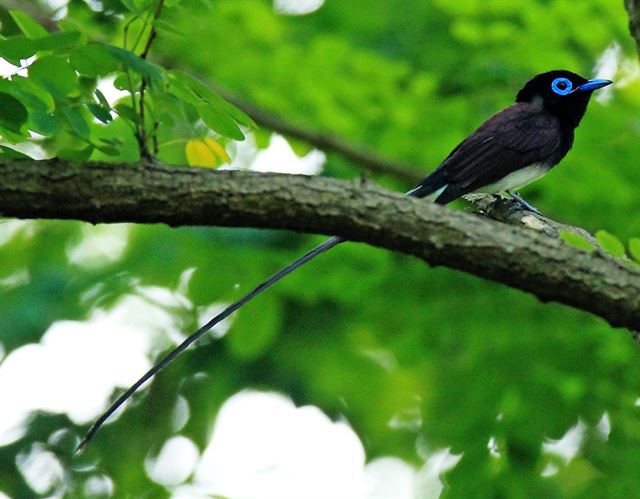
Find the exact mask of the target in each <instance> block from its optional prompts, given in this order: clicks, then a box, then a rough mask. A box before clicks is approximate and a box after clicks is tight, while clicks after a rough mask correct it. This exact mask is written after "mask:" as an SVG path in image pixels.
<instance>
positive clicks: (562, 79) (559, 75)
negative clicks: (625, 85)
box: [516, 70, 612, 127]
mask: <svg viewBox="0 0 640 499" xmlns="http://www.w3.org/2000/svg"><path fill="white" fill-rule="evenodd" d="M611 83H612V81H610V80H587V79H586V78H583V77H582V76H580V75H577V74H575V73H572V72H571V71H566V70H555V71H549V72H547V73H542V74H539V75H537V76H534V77H533V78H532V79H531V80H529V81H528V82H527V83H526V84H525V86H524V87H523V88H522V89H521V90H520V91H519V92H518V95H517V96H516V102H528V103H531V104H535V105H537V106H539V107H540V108H541V109H545V110H547V111H549V112H551V113H552V114H555V115H556V116H558V117H559V118H560V119H562V120H563V121H565V122H566V123H567V124H570V125H572V126H573V127H577V126H578V124H579V123H580V120H581V119H582V116H584V113H585V111H586V110H587V104H589V98H590V97H591V93H592V92H593V91H594V90H597V89H599V88H602V87H606V86H607V85H610V84H611Z"/></svg>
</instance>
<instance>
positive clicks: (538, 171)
mask: <svg viewBox="0 0 640 499" xmlns="http://www.w3.org/2000/svg"><path fill="white" fill-rule="evenodd" d="M550 169H551V165H549V164H548V163H534V164H532V165H529V166H525V167H524V168H520V169H519V170H516V171H515V172H511V173H510V174H509V175H507V176H505V177H502V178H501V179H500V180H498V181H496V182H494V183H493V184H489V185H485V186H483V187H481V188H479V189H478V190H477V191H478V192H489V193H492V194H494V193H498V192H504V191H506V190H507V189H513V190H517V189H520V188H521V187H524V186H525V185H527V184H530V183H531V182H533V181H535V180H538V179H539V178H540V177H542V176H543V175H544V174H545V173H547V172H548V171H549V170H550Z"/></svg>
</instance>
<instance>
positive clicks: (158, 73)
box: [103, 45, 165, 82]
mask: <svg viewBox="0 0 640 499" xmlns="http://www.w3.org/2000/svg"><path fill="white" fill-rule="evenodd" d="M103 47H105V48H106V49H107V51H108V52H110V53H111V55H112V56H113V57H115V58H116V59H118V61H120V62H121V63H122V65H123V66H124V67H125V68H127V69H131V70H132V71H135V72H137V73H140V74H141V75H143V76H145V77H146V78H147V79H148V80H149V81H150V82H159V81H162V80H164V78H165V74H164V70H163V69H162V68H161V67H160V66H157V65H156V64H153V63H151V62H149V61H147V60H146V59H143V58H142V57H139V56H137V55H136V54H134V53H133V52H129V51H128V50H125V49H122V48H120V47H114V46H113V45H103Z"/></svg>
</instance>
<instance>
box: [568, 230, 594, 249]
mask: <svg viewBox="0 0 640 499" xmlns="http://www.w3.org/2000/svg"><path fill="white" fill-rule="evenodd" d="M560 237H561V238H562V240H563V241H564V242H565V244H567V245H569V246H573V247H574V248H578V249H581V250H584V251H593V250H594V249H595V246H594V245H593V243H591V242H590V241H589V240H588V239H586V238H585V237H584V236H582V235H580V234H578V233H576V232H572V231H569V230H565V229H562V230H560Z"/></svg>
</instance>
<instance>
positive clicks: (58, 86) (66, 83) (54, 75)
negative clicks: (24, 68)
mask: <svg viewBox="0 0 640 499" xmlns="http://www.w3.org/2000/svg"><path fill="white" fill-rule="evenodd" d="M29 78H31V79H33V80H34V81H35V82H37V83H38V84H40V85H42V87H43V88H45V89H46V90H48V91H49V92H50V93H51V94H53V95H54V96H55V97H57V98H58V99H64V98H66V97H67V96H69V95H74V94H77V93H78V79H77V78H76V72H75V71H74V70H73V68H72V67H71V66H70V65H69V63H68V62H67V61H66V60H65V59H64V58H61V57H56V56H46V57H42V58H41V59H38V60H36V62H34V63H33V64H32V65H31V66H29Z"/></svg>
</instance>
